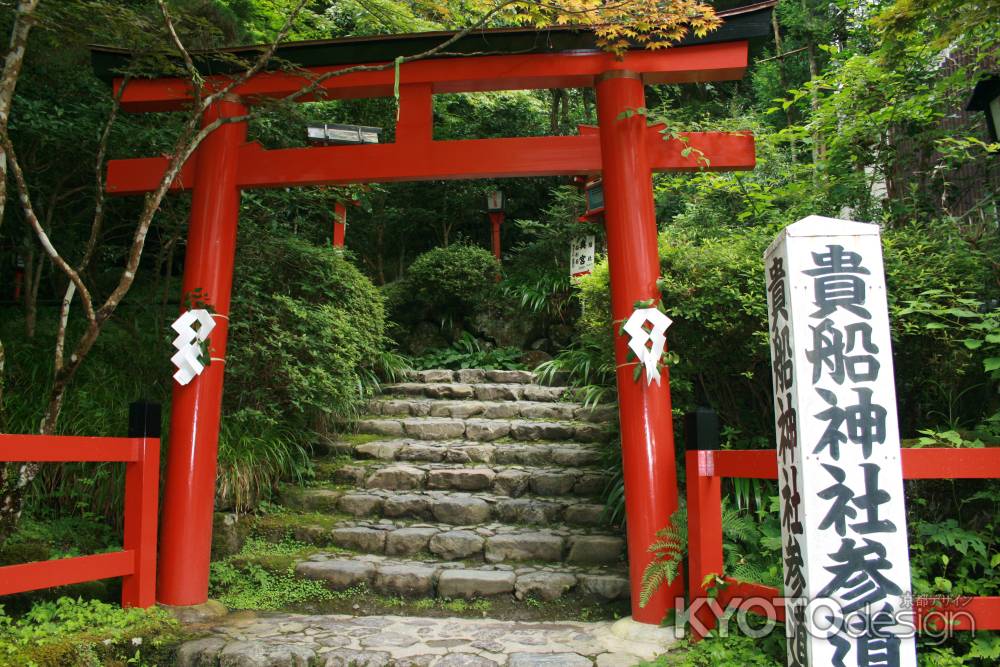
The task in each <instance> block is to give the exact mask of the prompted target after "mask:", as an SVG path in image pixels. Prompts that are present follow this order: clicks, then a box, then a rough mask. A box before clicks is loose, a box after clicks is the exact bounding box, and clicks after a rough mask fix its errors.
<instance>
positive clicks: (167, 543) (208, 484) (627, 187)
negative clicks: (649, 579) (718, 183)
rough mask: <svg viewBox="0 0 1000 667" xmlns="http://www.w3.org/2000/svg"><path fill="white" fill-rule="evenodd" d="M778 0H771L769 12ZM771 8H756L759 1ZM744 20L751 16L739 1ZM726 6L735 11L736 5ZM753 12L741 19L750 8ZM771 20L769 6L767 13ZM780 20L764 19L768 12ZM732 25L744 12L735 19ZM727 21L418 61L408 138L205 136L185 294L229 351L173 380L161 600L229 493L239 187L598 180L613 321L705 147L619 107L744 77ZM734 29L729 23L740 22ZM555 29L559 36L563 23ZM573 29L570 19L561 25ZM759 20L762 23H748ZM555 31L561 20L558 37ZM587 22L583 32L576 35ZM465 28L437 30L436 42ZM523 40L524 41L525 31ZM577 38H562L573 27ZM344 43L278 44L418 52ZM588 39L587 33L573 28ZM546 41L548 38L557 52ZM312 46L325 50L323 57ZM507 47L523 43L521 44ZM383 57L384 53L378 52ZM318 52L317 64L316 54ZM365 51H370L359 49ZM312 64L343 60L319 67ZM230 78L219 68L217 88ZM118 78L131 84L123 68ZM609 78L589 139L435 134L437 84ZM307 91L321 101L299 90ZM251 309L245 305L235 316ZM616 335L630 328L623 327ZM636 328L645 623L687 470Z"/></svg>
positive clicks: (627, 307) (184, 594) (408, 74)
mask: <svg viewBox="0 0 1000 667" xmlns="http://www.w3.org/2000/svg"><path fill="white" fill-rule="evenodd" d="M770 4H771V3H764V4H763V8H765V9H766V8H769V7H770ZM760 7H761V6H755V7H754V11H757V10H758V9H759V8H760ZM735 13H737V14H741V13H742V14H745V13H746V10H737V11H736V12H735ZM724 15H725V14H724ZM736 18H738V19H741V20H742V17H736ZM760 18H761V16H760V14H758V16H755V17H754V19H756V23H761V21H760V20H759V19H760ZM763 18H764V20H765V25H766V15H765V16H764V17H763ZM728 23H731V24H732V23H733V22H732V21H729V22H728ZM735 27H736V34H734V30H733V25H727V26H724V28H723V29H722V30H721V31H720V32H721V33H723V38H725V39H729V40H732V41H718V42H715V43H700V44H694V45H691V46H677V47H674V48H671V49H667V50H664V51H640V50H633V51H629V52H627V53H625V54H624V55H622V56H614V55H612V54H608V53H604V52H601V51H599V50H597V49H595V48H593V38H592V36H585V37H586V39H588V40H590V44H591V48H589V49H587V50H585V51H580V50H564V51H557V52H543V53H529V54H523V53H521V54H510V55H480V56H465V57H460V58H458V57H439V58H434V59H428V60H420V61H414V62H412V63H408V64H406V65H404V66H403V67H402V68H401V72H400V79H401V80H400V85H399V105H400V106H399V120H398V123H397V126H396V139H395V142H394V143H388V144H369V145H341V146H314V147H308V148H290V149H279V150H267V149H265V148H263V147H262V146H261V145H260V144H258V143H256V142H248V141H247V140H246V132H247V128H246V123H245V122H233V123H227V124H224V125H222V126H221V127H219V128H218V129H217V130H215V131H214V132H213V133H212V134H211V135H209V136H208V137H207V138H206V139H205V140H204V142H203V143H202V144H201V146H200V147H199V148H198V150H197V151H196V153H195V154H194V155H193V156H192V158H191V159H190V160H188V162H187V163H186V164H185V165H184V167H183V170H182V171H181V173H180V175H179V177H178V178H177V179H176V180H175V182H174V183H173V185H172V188H173V189H174V190H192V202H191V218H190V227H189V231H188V243H187V253H186V256H185V263H184V279H183V292H184V293H185V294H187V293H190V292H192V291H193V290H195V289H196V288H201V290H202V291H203V293H206V294H207V295H208V297H207V300H208V301H209V302H210V303H211V304H212V306H213V307H214V309H215V313H214V316H215V318H216V328H215V330H214V331H213V333H212V337H211V341H212V350H211V356H212V360H213V361H214V362H215V363H213V364H211V365H210V366H208V367H207V368H206V369H205V371H204V372H203V373H202V374H201V375H200V376H198V377H197V378H195V379H194V380H193V381H192V382H191V383H189V384H188V385H185V386H181V385H178V384H175V385H174V388H173V409H172V413H171V422H170V447H169V456H168V467H167V479H166V491H165V498H164V502H163V508H164V509H163V518H162V531H161V539H160V544H161V547H160V564H159V584H158V591H157V593H158V594H157V599H158V600H159V601H160V602H162V603H165V604H169V605H192V604H199V603H202V602H204V601H205V600H206V599H207V595H208V572H209V559H210V547H211V533H212V512H213V506H214V497H215V479H216V466H217V461H216V459H217V448H218V431H219V419H220V407H221V400H222V386H223V373H224V368H225V356H226V338H227V330H228V320H229V301H230V290H231V286H232V275H233V259H234V254H235V248H236V228H237V219H238V215H239V206H240V191H241V190H242V189H245V188H267V187H288V186H309V185H339V184H347V183H367V182H393V181H410V180H431V179H458V178H500V177H512V176H558V175H577V174H593V175H596V174H601V175H602V177H603V185H604V197H605V210H606V213H605V219H606V225H607V236H608V255H609V262H610V267H611V275H612V315H613V318H614V320H615V321H616V322H619V321H621V320H623V319H625V318H627V317H628V316H629V315H630V314H631V313H632V311H633V308H634V304H635V302H637V301H640V300H644V299H650V298H654V299H658V298H659V290H658V289H657V287H656V281H657V278H659V275H660V268H659V259H658V255H657V236H656V219H655V212H654V204H653V190H652V181H651V173H652V172H653V171H695V170H697V169H699V168H700V165H699V156H698V154H697V153H698V152H697V151H694V152H693V153H692V152H689V154H688V155H684V154H682V149H683V148H684V147H685V144H684V143H682V142H680V141H678V140H676V139H672V140H669V141H665V140H664V137H663V135H662V134H661V133H660V129H662V128H656V127H647V125H646V120H645V117H644V116H641V115H637V114H633V115H629V116H628V117H626V116H625V115H623V112H624V111H626V110H635V109H641V108H644V107H645V101H644V93H643V84H644V83H645V84H649V83H688V82H700V81H722V80H732V79H738V78H740V77H741V76H742V75H743V72H744V70H745V68H746V65H747V51H748V44H747V41H746V40H745V39H734V38H735V37H744V36H757V34H756V32H754V31H753V30H747V29H746V27H745V26H744V27H743V28H742V34H740V30H741V28H740V23H739V21H736V22H735ZM727 29H728V30H727ZM555 32H556V33H558V32H559V31H555ZM563 32H564V33H566V34H569V31H563ZM751 32H753V33H754V34H750V33H751ZM528 34H530V35H536V39H537V34H536V33H534V32H533V31H525V30H503V31H486V32H485V33H483V34H482V35H477V36H476V38H478V39H488V40H489V41H490V46H491V47H496V46H497V45H498V44H500V45H501V48H503V43H504V40H510V39H515V38H521V37H524V36H525V35H528ZM545 34H546V35H547V38H548V39H549V40H550V42H551V40H552V34H553V33H552V32H548V33H545ZM579 34H580V33H579V31H574V32H573V35H575V36H579ZM449 36H451V33H442V34H438V35H436V36H435V37H436V39H437V40H438V41H440V40H441V39H442V37H444V38H447V37H449ZM512 36H513V37H512ZM564 36H565V35H564ZM411 38H412V39H427V36H426V35H414V36H409V37H407V36H403V37H396V38H393V39H391V40H385V39H382V40H379V39H378V38H375V39H372V40H356V39H354V40H332V41H330V42H322V43H315V42H314V43H303V44H301V45H296V44H292V45H287V46H284V47H282V48H281V50H280V51H279V55H280V56H281V57H282V58H285V59H288V58H290V57H294V55H295V53H296V49H299V50H301V51H303V52H305V53H306V55H308V54H309V53H312V54H315V49H316V48H317V46H324V45H328V46H331V47H332V48H340V47H344V46H346V47H351V48H358V49H360V52H361V53H362V57H363V55H364V52H365V47H367V46H370V45H371V44H372V43H375V42H379V41H380V42H381V44H382V45H383V51H382V53H385V51H386V49H385V45H389V49H390V50H391V49H393V48H395V49H397V51H396V52H394V53H388V54H386V55H388V56H389V57H384V56H383V57H381V58H378V59H372V60H369V62H391V60H392V58H393V57H395V55H398V54H399V53H402V52H405V51H406V49H407V48H410V49H412V48H413V47H412V44H411V45H410V46H409V47H407V46H406V40H407V39H411ZM575 38H577V37H574V39H575ZM548 48H551V46H549V47H548ZM310 49H311V50H312V51H310ZM506 50H508V51H512V50H514V49H513V48H510V47H509V46H508V47H507V49H506ZM368 52H370V50H369V51H368ZM127 57H128V54H126V53H124V52H120V51H115V50H113V49H105V48H101V47H95V49H94V58H95V65H96V66H97V67H98V69H100V68H101V67H102V65H103V66H107V64H108V62H109V61H110V62H115V61H120V60H122V59H125V58H127ZM315 59H316V58H315V56H313V57H312V60H313V61H315ZM362 62H363V61H362ZM309 64H310V65H311V66H308V67H307V69H308V70H309V71H310V72H311V73H313V74H321V73H323V72H327V71H330V70H331V69H336V68H338V67H343V66H344V65H345V61H344V59H343V58H340V59H339V62H337V64H336V65H333V66H330V65H328V64H315V62H313V63H309ZM220 80H224V76H223V75H215V76H209V77H207V83H206V85H207V86H212V85H213V82H218V81H220ZM307 82H308V81H307V79H304V78H303V77H302V76H297V75H296V74H294V73H287V72H277V71H276V72H264V73H261V74H258V75H256V76H254V77H253V78H251V79H249V80H248V81H247V82H245V83H244V84H243V85H241V86H239V87H238V88H236V89H235V90H234V91H233V97H232V98H231V99H227V100H225V101H221V102H219V103H217V104H216V105H214V106H213V107H212V108H211V109H210V110H209V112H208V113H207V114H206V118H205V123H209V122H212V121H213V120H215V119H217V118H219V117H234V116H240V115H243V113H244V112H245V111H246V106H247V105H252V104H254V103H256V102H257V101H258V100H260V99H262V98H282V97H285V96H288V95H290V94H293V93H295V92H296V91H298V90H300V89H301V88H302V87H303V86H304V85H305V84H306V83H307ZM114 85H115V87H116V89H117V87H118V86H120V85H121V81H120V79H115V81H114ZM394 86H395V79H394V72H393V69H392V68H391V67H390V68H388V69H386V70H382V71H376V72H361V73H353V74H347V75H343V76H339V77H334V78H330V79H328V80H326V81H325V82H323V84H322V86H321V88H322V93H321V94H322V97H323V98H324V99H331V98H359V97H375V96H391V95H393V93H394ZM585 86H592V87H594V88H596V96H597V114H598V121H599V128H598V130H597V131H591V132H587V133H584V134H581V135H579V136H548V137H518V138H503V139H470V140H460V141H435V140H434V139H433V137H432V106H431V96H432V95H433V94H436V93H453V92H469V91H488V90H509V89H536V88H557V87H559V88H569V87H585ZM189 94H190V83H189V82H188V81H187V80H184V79H175V78H159V79H152V80H133V81H131V82H130V83H129V84H128V86H127V87H126V89H125V91H124V94H123V95H122V98H121V104H122V108H123V109H124V110H126V111H130V112H149V111H172V110H180V109H182V108H184V106H185V105H186V104H187V103H188V101H189V99H190V98H189ZM300 101H308V100H306V99H301V100H300ZM686 136H687V140H688V142H689V144H687V145H691V146H694V147H696V148H697V149H698V151H700V152H701V153H702V154H703V156H704V157H705V158H707V159H708V161H709V167H708V168H709V169H711V170H717V171H718V170H738V169H752V168H753V166H754V141H753V137H752V136H750V135H749V134H748V133H739V134H735V133H733V134H728V133H715V132H707V133H695V132H693V133H688V134H687V135H686ZM166 166H167V159H166V158H162V157H153V158H138V159H126V160H112V161H110V163H109V166H108V176H107V189H108V192H109V193H111V194H114V195H135V194H140V193H144V192H148V191H150V190H152V189H154V188H155V187H156V185H157V183H158V182H159V181H160V179H161V178H162V176H163V174H164V173H165V169H166ZM237 316H238V314H237ZM616 329H617V327H616ZM626 352H627V347H626V340H625V338H624V337H623V336H618V335H617V331H616V343H615V355H616V360H617V364H618V375H617V382H618V396H619V412H620V417H621V433H622V455H623V463H624V471H625V489H626V511H627V516H628V545H629V567H630V576H631V586H632V611H633V617H634V618H635V620H637V621H641V622H646V623H654V624H655V623H659V622H660V620H661V619H663V617H664V616H665V613H666V611H667V609H668V608H669V606H670V604H671V603H672V600H673V599H674V597H676V596H680V595H683V590H684V589H683V582H681V581H679V580H678V581H675V582H674V585H673V586H671V587H669V589H666V588H664V589H663V590H661V591H660V592H659V593H658V594H657V595H656V596H654V598H653V599H652V600H651V601H650V603H649V604H648V605H647V606H646V607H644V608H640V607H639V604H638V601H639V591H640V581H641V577H642V573H643V570H644V568H645V567H646V565H647V564H648V563H649V561H650V559H651V554H650V553H649V552H648V546H649V545H650V544H651V542H652V540H653V539H654V533H655V531H657V530H659V529H660V528H663V527H664V526H666V525H667V523H668V521H669V519H670V515H671V514H672V513H673V512H674V510H676V509H677V480H676V469H675V460H674V439H673V428H672V418H671V403H670V390H669V381H667V382H664V383H663V384H662V385H661V384H656V383H653V384H648V385H647V383H646V382H635V381H633V379H632V370H633V369H632V363H627V362H626Z"/></svg>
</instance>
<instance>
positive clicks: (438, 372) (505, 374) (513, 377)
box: [404, 368, 537, 384]
mask: <svg viewBox="0 0 1000 667" xmlns="http://www.w3.org/2000/svg"><path fill="white" fill-rule="evenodd" d="M404 378H405V379H406V381H408V382H425V383H432V384H440V383H442V382H462V383H470V384H471V383H488V382H490V383H499V384H536V379H537V378H536V376H535V374H534V373H532V372H531V371H499V370H484V369H482V368H463V369H462V370H458V371H453V370H449V369H447V368H436V369H431V370H425V371H408V372H406V373H405V374H404Z"/></svg>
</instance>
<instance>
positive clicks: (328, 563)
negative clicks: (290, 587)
mask: <svg viewBox="0 0 1000 667" xmlns="http://www.w3.org/2000/svg"><path fill="white" fill-rule="evenodd" d="M295 572H296V574H299V575H301V576H303V577H306V578H308V579H318V580H321V581H325V582H326V583H327V585H329V586H330V588H333V589H335V590H343V589H345V588H351V587H352V586H357V585H358V584H370V583H371V582H372V578H373V577H374V576H375V564H374V563H370V562H368V561H363V560H346V559H345V560H325V561H318V562H314V561H306V562H304V563H299V564H298V565H296V566H295Z"/></svg>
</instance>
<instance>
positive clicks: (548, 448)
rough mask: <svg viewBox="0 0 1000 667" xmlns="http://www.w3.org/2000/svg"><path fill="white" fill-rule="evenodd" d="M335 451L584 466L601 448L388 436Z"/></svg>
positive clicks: (340, 444)
mask: <svg viewBox="0 0 1000 667" xmlns="http://www.w3.org/2000/svg"><path fill="white" fill-rule="evenodd" d="M328 449H329V450H330V451H332V452H334V453H336V454H340V455H347V456H351V457H354V458H358V459H368V460H378V461H411V462H415V463H445V462H447V463H463V464H464V463H488V464H497V465H559V466H571V467H585V466H591V465H599V464H600V463H601V458H602V452H601V449H600V447H599V446H597V445H595V444H593V443H586V444H585V443H576V442H558V443H539V442H531V443H529V442H518V441H509V440H506V439H505V440H500V441H495V442H477V441H469V440H439V441H432V440H414V439H406V438H390V439H375V440H365V441H358V440H354V439H351V440H342V441H337V442H332V443H329V444H328Z"/></svg>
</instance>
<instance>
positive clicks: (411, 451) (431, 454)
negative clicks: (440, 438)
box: [397, 442, 447, 463]
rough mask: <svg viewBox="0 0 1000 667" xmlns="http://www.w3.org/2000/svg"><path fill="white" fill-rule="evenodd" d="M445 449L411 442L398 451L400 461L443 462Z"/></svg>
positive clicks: (439, 446) (436, 445)
mask: <svg viewBox="0 0 1000 667" xmlns="http://www.w3.org/2000/svg"><path fill="white" fill-rule="evenodd" d="M446 451H447V449H446V448H445V447H442V446H441V445H438V444H429V443H421V442H412V443H410V444H408V445H406V446H405V447H404V448H403V449H401V450H400V451H399V455H398V456H397V458H398V459H399V460H400V461H430V462H431V463H437V462H438V461H443V460H444V456H445V452H446Z"/></svg>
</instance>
